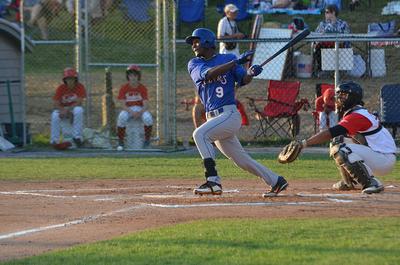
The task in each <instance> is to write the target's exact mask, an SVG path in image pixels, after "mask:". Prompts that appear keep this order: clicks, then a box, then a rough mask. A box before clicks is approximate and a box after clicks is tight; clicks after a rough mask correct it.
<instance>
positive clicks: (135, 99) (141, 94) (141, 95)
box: [118, 83, 149, 107]
mask: <svg viewBox="0 0 400 265" xmlns="http://www.w3.org/2000/svg"><path fill="white" fill-rule="evenodd" d="M118 99H119V100H125V105H126V106H127V107H132V106H140V107H142V106H143V100H148V99H149V98H148V95H147V88H146V87H145V86H144V85H142V84H139V85H138V86H137V87H132V86H131V85H130V84H129V83H126V84H124V85H123V86H122V87H121V89H120V90H119V93H118Z"/></svg>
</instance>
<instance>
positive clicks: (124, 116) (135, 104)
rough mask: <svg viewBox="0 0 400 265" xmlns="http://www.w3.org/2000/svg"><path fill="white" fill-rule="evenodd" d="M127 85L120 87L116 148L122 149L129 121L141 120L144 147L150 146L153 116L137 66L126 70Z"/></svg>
mask: <svg viewBox="0 0 400 265" xmlns="http://www.w3.org/2000/svg"><path fill="white" fill-rule="evenodd" d="M126 79H127V80H128V82H127V83H125V84H124V85H122V86H121V88H120V90H119V93H118V100H120V101H121V103H122V104H123V106H124V109H123V110H122V111H121V112H120V114H119V116H118V121H117V134H118V148H117V150H119V151H122V150H123V149H124V141H125V132H126V126H127V123H128V120H129V119H141V120H142V121H143V123H144V147H145V148H146V147H148V146H149V145H150V137H151V132H152V129H153V116H152V115H151V113H150V112H149V103H148V100H149V98H148V95H147V88H146V87H145V86H144V85H143V84H142V83H140V79H141V70H140V68H139V66H137V65H131V66H129V67H128V68H127V69H126Z"/></svg>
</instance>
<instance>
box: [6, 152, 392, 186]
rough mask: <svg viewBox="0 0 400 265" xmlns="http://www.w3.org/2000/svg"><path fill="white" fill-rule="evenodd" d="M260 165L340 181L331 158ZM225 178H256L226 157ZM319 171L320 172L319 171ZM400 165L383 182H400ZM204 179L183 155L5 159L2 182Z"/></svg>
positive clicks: (265, 160)
mask: <svg viewBox="0 0 400 265" xmlns="http://www.w3.org/2000/svg"><path fill="white" fill-rule="evenodd" d="M253 157H254V158H256V159H257V161H259V162H260V163H262V164H264V165H266V166H267V167H269V168H270V169H272V170H273V171H275V172H277V173H279V174H281V175H284V176H286V177H287V178H288V179H289V180H291V179H332V180H334V179H337V178H338V177H339V173H338V171H337V169H336V166H335V164H334V162H333V160H331V159H329V158H328V155H310V154H304V155H302V156H301V157H300V159H299V160H298V161H296V162H294V163H292V164H286V165H282V164H279V163H278V162H277V161H276V155H271V154H257V155H253ZM217 168H218V171H219V173H220V174H221V176H223V178H224V179H246V178H249V179H251V178H254V176H252V175H250V174H249V173H247V172H245V171H243V170H242V169H240V168H238V167H236V166H233V163H232V162H231V161H229V160H228V159H226V158H224V157H219V158H218V159H217ZM316 169H317V170H316ZM399 172H400V165H399V164H398V163H397V165H396V167H395V169H394V171H393V172H392V173H391V174H389V175H387V176H385V177H383V178H382V180H397V181H399V180H400V174H399ZM201 176H203V168H202V163H201V158H200V157H198V156H194V155H192V156H187V155H179V154H168V155H157V156H154V155H137V156H136V155H135V156H134V157H118V158H98V157H97V158H3V159H1V160H0V180H24V181H25V180H29V181H43V180H86V179H171V178H179V179H197V178H199V177H201Z"/></svg>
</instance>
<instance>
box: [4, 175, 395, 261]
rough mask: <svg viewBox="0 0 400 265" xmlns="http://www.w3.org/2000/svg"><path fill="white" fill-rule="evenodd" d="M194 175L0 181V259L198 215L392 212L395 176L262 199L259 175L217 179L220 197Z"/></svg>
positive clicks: (307, 184) (308, 185) (310, 184)
mask: <svg viewBox="0 0 400 265" xmlns="http://www.w3.org/2000/svg"><path fill="white" fill-rule="evenodd" d="M200 182H201V181H186V180H185V181H182V180H169V181H168V180H162V181H154V180H153V181H133V180H104V181H103V180H102V181H61V182H59V181H58V182H10V181H3V182H0V184H1V185H0V219H1V226H0V260H9V259H15V258H21V257H25V256H31V255H35V254H40V253H43V252H46V251H49V250H54V249H60V248H65V247H69V246H73V245H76V244H81V243H86V242H95V241H99V240H105V239H111V238H114V237H116V236H119V235H123V234H127V233H131V232H134V231H139V230H143V229H148V228H155V227H160V226H165V225H171V224H176V223H182V222H188V221H192V220H198V219H204V218H230V217H232V218H263V219H266V218H318V217H343V216H346V217H352V216H359V217H362V216H367V217H374V216H376V217H382V216H400V208H399V207H398V205H399V203H400V183H398V182H386V183H385V192H384V193H382V194H375V195H363V194H361V193H360V191H351V192H334V191H332V190H330V186H331V185H332V183H331V182H327V181H317V182H316V181H291V182H290V187H289V189H288V190H287V191H285V192H283V193H282V194H281V195H280V196H278V197H275V198H268V199H264V198H262V197H261V194H262V193H263V192H264V186H263V184H262V182H261V181H258V180H253V181H247V180H246V181H243V180H241V181H225V182H224V183H223V184H224V194H223V195H222V196H203V197H199V196H194V195H193V194H192V189H193V187H195V186H197V185H198V184H201V183H200Z"/></svg>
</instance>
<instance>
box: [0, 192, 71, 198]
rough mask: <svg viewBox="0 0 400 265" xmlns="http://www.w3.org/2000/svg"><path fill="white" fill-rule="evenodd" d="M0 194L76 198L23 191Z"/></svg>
mask: <svg viewBox="0 0 400 265" xmlns="http://www.w3.org/2000/svg"><path fill="white" fill-rule="evenodd" d="M0 194H3V195H30V196H39V197H50V198H71V197H72V198H76V197H78V196H76V195H71V196H63V195H51V194H43V193H36V192H25V191H1V192H0Z"/></svg>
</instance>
